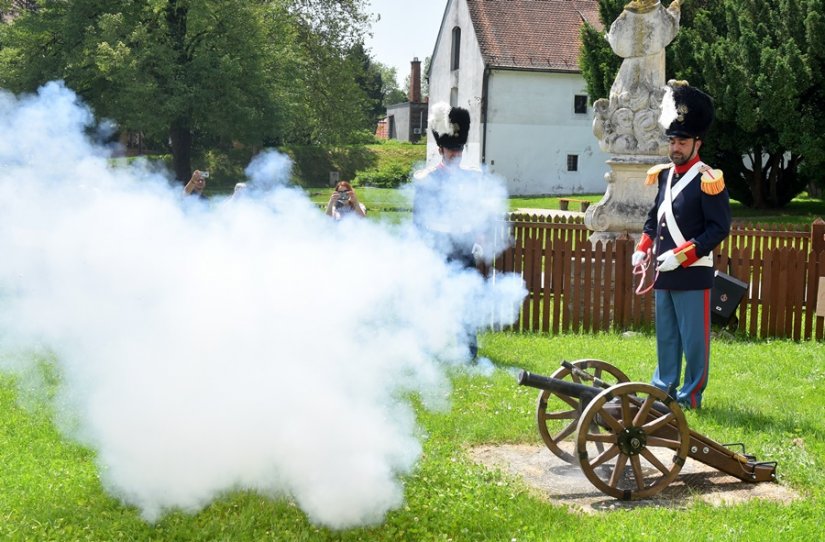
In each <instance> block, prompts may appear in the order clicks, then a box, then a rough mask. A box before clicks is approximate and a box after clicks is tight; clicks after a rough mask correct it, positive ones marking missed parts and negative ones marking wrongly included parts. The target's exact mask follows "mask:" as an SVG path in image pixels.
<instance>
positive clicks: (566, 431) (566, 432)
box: [553, 420, 578, 443]
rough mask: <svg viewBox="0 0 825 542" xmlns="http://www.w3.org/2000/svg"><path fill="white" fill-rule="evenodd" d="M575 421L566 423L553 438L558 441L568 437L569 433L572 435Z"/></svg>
mask: <svg viewBox="0 0 825 542" xmlns="http://www.w3.org/2000/svg"><path fill="white" fill-rule="evenodd" d="M577 421H578V420H573V421H572V422H570V423H569V424H567V427H565V428H564V429H563V430H562V431H561V432H560V433H559V434H558V435H556V436H555V437H553V440H554V441H555V442H556V443H558V442H561V441H562V440H564V439H565V438H567V437H569V436H570V435H572V434H573V431H575V430H576V422H577Z"/></svg>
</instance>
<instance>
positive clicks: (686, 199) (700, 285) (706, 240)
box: [644, 168, 730, 290]
mask: <svg viewBox="0 0 825 542" xmlns="http://www.w3.org/2000/svg"><path fill="white" fill-rule="evenodd" d="M669 173H670V168H665V169H663V170H662V171H660V172H659V177H658V181H659V192H658V193H657V194H656V203H655V204H654V205H653V208H652V209H651V210H650V212H649V213H648V216H647V221H645V226H644V233H646V234H647V235H648V236H649V237H650V238H651V239H653V243H654V247H655V248H654V257H653V259H654V264H655V263H656V262H655V258H656V257H657V256H659V255H660V254H662V253H664V252H667V251H668V250H671V249H674V248H676V246H677V244H676V242H675V241H674V240H673V237H672V236H671V234H670V232H669V231H668V226H667V223H666V221H665V219H664V217H663V218H661V219H660V220H657V218H656V215H657V212H658V210H659V206H660V205H661V204H662V202H663V201H664V198H665V193H666V188H667V181H668V176H669ZM701 176H702V175H701V173H697V174H696V175H694V178H693V179H692V180H691V181H690V183H689V184H688V185H687V186H686V187H685V188H684V190H682V191H681V192H680V193H679V194H678V195H677V196H676V197H675V198H674V199H673V214H674V217H675V218H676V223H677V224H678V225H679V230H680V231H681V232H682V236H683V237H684V238H685V240H686V241H692V242H693V243H695V244H696V255H697V256H698V257H700V258H701V257H702V256H705V255H708V254H711V253H712V251H713V249H714V248H716V246H717V245H718V244H719V243H721V242H722V240H723V239H725V237H727V236H728V233H729V232H730V199H729V196H728V190H727V188H725V189H724V190H722V191H721V192H720V193H718V194H715V195H711V194H706V193H705V192H703V191H702V187H701V184H702V181H701ZM678 181H679V179H678V177H677V175H676V174H674V175H673V181H672V183H673V185H676V183H677V182H678ZM713 274H714V268H713V267H712V266H711V267H705V266H700V265H695V266H692V267H681V266H680V267H678V268H676V269H674V270H673V271H667V272H662V273H659V276H658V278H657V279H656V282H655V284H654V288H656V289H657V290H704V289H707V288H711V287H713Z"/></svg>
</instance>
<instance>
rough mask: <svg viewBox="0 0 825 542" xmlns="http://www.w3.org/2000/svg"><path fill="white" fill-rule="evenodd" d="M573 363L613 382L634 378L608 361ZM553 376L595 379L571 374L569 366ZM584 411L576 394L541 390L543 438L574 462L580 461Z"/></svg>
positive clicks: (539, 418)
mask: <svg viewBox="0 0 825 542" xmlns="http://www.w3.org/2000/svg"><path fill="white" fill-rule="evenodd" d="M572 365H573V366H574V367H576V368H578V369H581V370H582V371H585V372H587V373H590V374H591V375H593V376H594V377H596V378H599V379H601V380H604V381H605V382H607V383H608V384H610V385H613V384H616V383H619V382H628V381H629V380H630V379H629V378H628V377H627V375H626V374H624V373H623V372H622V371H621V370H619V369H618V368H617V367H614V366H613V365H610V364H609V363H607V362H605V361H600V360H597V359H580V360H578V361H574V362H572ZM550 376H551V377H552V378H558V379H560V380H568V381H572V382H575V383H576V384H592V382H589V381H587V380H584V381H583V380H582V379H581V378H580V377H579V376H577V375H575V374H573V373H571V372H570V369H568V368H567V367H561V368H559V369H557V370H556V372H554V373H553V374H552V375H550ZM581 412H582V408H581V401H579V399H578V398H576V397H570V396H569V395H565V394H563V393H558V392H554V391H549V390H542V391H541V392H540V393H539V398H538V405H537V407H536V421H537V422H538V426H539V434H541V439H542V440H543V441H544V444H546V445H547V447H548V448H549V449H550V451H551V452H553V454H554V455H555V456H556V457H558V458H559V459H561V460H563V461H566V462H567V463H570V464H571V465H575V464H576V456H575V454H573V450H574V449H575V442H574V441H575V433H574V432H575V430H576V425H577V424H578V421H579V415H580V414H581ZM563 443H566V446H564V448H563V447H562V446H563ZM596 446H597V449H598V450H599V451H602V450H604V445H603V444H602V443H601V442H598V443H596ZM565 448H566V449H565Z"/></svg>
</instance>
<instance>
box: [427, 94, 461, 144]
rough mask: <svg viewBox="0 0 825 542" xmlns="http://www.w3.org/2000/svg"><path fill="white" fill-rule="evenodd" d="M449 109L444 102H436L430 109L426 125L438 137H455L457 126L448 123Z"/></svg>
mask: <svg viewBox="0 0 825 542" xmlns="http://www.w3.org/2000/svg"><path fill="white" fill-rule="evenodd" d="M451 109H452V107H450V105H449V104H447V103H445V102H438V103H437V104H435V105H434V106H433V107H432V112H431V113H430V118H429V120H428V124H429V126H430V129H431V130H433V131H434V132H436V133H437V134H438V135H439V136H445V135H449V136H457V135H458V130H459V128H458V125H457V124H455V123H452V122H450V110H451Z"/></svg>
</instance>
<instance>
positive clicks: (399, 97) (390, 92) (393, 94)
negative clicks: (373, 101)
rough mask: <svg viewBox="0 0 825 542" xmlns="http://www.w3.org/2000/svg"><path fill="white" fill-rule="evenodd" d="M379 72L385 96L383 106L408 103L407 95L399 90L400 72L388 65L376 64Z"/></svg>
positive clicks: (382, 91)
mask: <svg viewBox="0 0 825 542" xmlns="http://www.w3.org/2000/svg"><path fill="white" fill-rule="evenodd" d="M375 65H376V66H377V67H378V71H379V73H380V74H381V93H382V94H383V96H384V98H383V104H384V108H385V109H386V108H387V106H390V105H394V104H399V103H403V102H406V101H407V94H406V93H405V92H404V91H403V90H401V89H400V88H398V71H397V70H396V69H395V68H394V67H392V66H387V65H386V64H381V63H380V62H376V63H375Z"/></svg>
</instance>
